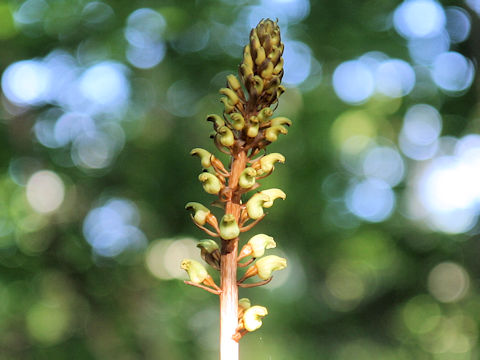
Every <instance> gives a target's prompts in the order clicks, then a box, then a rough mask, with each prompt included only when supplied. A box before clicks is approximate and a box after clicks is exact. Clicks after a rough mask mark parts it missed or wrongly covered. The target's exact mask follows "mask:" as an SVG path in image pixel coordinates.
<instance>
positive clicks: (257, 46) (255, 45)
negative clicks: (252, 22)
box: [250, 29, 262, 52]
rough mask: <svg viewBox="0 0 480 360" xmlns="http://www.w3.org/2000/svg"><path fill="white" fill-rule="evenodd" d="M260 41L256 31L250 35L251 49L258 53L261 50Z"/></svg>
mask: <svg viewBox="0 0 480 360" xmlns="http://www.w3.org/2000/svg"><path fill="white" fill-rule="evenodd" d="M261 46H262V45H261V44H260V40H259V39H258V36H257V33H256V32H255V29H253V31H252V32H251V35H250V48H251V49H253V50H255V51H256V52H258V50H259V49H260V48H261Z"/></svg>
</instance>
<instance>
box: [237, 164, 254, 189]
mask: <svg viewBox="0 0 480 360" xmlns="http://www.w3.org/2000/svg"><path fill="white" fill-rule="evenodd" d="M255 176H257V172H256V171H255V169H253V168H251V167H247V168H245V170H243V171H242V173H241V174H240V178H239V179H238V185H240V187H241V188H242V189H249V188H251V187H252V186H253V185H255Z"/></svg>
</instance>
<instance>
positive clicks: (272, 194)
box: [260, 189, 287, 208]
mask: <svg viewBox="0 0 480 360" xmlns="http://www.w3.org/2000/svg"><path fill="white" fill-rule="evenodd" d="M260 194H263V195H267V196H268V201H265V202H264V203H263V207H265V208H270V207H272V205H273V202H274V201H275V200H277V199H282V200H285V199H286V197H287V195H286V194H285V193H284V192H283V191H282V190H280V189H267V190H262V191H260Z"/></svg>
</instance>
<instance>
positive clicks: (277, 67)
mask: <svg viewBox="0 0 480 360" xmlns="http://www.w3.org/2000/svg"><path fill="white" fill-rule="evenodd" d="M282 70H283V58H280V61H279V62H278V64H277V65H275V67H274V68H273V73H274V74H275V75H277V74H280V73H281V72H282Z"/></svg>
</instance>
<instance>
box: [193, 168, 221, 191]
mask: <svg viewBox="0 0 480 360" xmlns="http://www.w3.org/2000/svg"><path fill="white" fill-rule="evenodd" d="M198 180H200V181H201V182H202V185H203V189H204V190H205V191H206V192H207V193H209V194H212V195H217V194H218V193H219V192H220V190H222V187H223V185H222V183H221V182H220V180H219V179H218V178H217V177H216V176H215V175H213V174H211V173H208V172H203V173H201V174H200V175H198Z"/></svg>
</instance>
